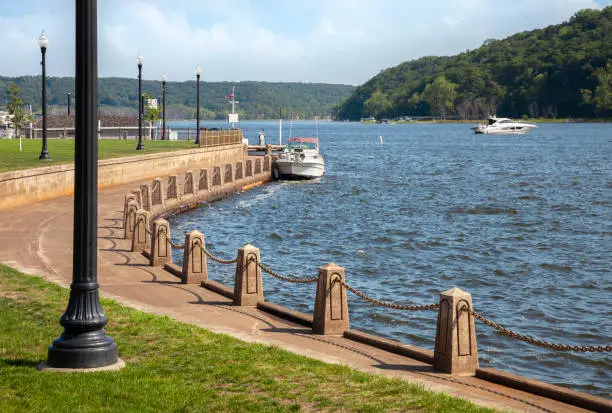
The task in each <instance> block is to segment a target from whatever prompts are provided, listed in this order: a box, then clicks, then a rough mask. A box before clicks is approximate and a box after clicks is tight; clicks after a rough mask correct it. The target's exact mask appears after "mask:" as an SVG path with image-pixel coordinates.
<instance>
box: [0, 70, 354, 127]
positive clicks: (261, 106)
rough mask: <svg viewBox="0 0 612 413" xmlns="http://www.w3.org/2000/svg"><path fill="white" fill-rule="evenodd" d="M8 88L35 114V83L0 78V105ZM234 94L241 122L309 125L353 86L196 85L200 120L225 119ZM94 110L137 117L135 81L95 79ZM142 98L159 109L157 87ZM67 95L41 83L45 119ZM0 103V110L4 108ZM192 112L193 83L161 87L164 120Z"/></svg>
mask: <svg viewBox="0 0 612 413" xmlns="http://www.w3.org/2000/svg"><path fill="white" fill-rule="evenodd" d="M11 82H14V83H15V84H16V85H17V87H18V88H19V90H20V93H21V98H22V99H23V101H24V103H25V104H26V105H27V104H31V105H32V108H33V110H34V112H37V111H40V107H41V105H40V102H41V77H40V76H23V77H17V78H8V77H1V76H0V99H2V98H6V96H7V95H6V91H8V90H9V85H10V83H11ZM232 86H235V88H236V92H235V93H236V100H237V101H238V102H239V103H238V104H237V105H236V112H237V113H238V114H239V115H240V117H241V119H277V118H278V112H279V108H281V107H282V108H283V116H284V117H289V116H294V117H296V118H297V117H299V118H300V119H312V118H314V117H322V118H325V117H328V116H329V115H330V114H331V113H332V110H333V108H334V107H335V106H337V105H338V103H339V102H340V101H341V100H342V99H345V98H346V97H348V96H349V95H350V94H351V92H353V90H355V87H354V86H347V85H331V84H324V83H268V82H236V83H228V82H211V83H209V82H200V118H202V119H226V118H227V114H228V113H229V112H230V111H231V105H230V104H229V103H228V101H227V100H226V99H225V97H226V96H227V95H229V94H230V93H231V92H232ZM98 88H99V95H100V110H101V112H102V113H104V114H130V115H131V114H133V115H134V116H136V112H137V111H138V80H137V79H125V78H101V79H100V81H99V83H98ZM142 90H143V93H146V94H148V95H149V96H151V97H154V98H157V99H158V100H159V103H160V104H161V98H162V85H161V81H151V80H143V82H142ZM68 92H70V93H71V94H72V105H74V103H75V102H74V78H72V77H47V105H48V108H49V113H53V112H62V113H64V112H65V111H66V109H67V108H66V106H67V99H68V97H67V93H68ZM5 103H6V102H5V99H2V100H0V106H3V105H5ZM195 111H196V84H195V80H194V81H187V82H167V83H166V117H167V118H169V119H193V118H194V117H195Z"/></svg>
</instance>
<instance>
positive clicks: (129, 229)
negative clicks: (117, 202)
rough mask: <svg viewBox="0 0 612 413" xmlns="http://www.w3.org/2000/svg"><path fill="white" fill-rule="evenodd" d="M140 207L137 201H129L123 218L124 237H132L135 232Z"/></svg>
mask: <svg viewBox="0 0 612 413" xmlns="http://www.w3.org/2000/svg"><path fill="white" fill-rule="evenodd" d="M139 209H140V208H139V206H138V204H137V203H136V201H130V202H128V206H127V211H126V214H125V218H124V220H123V228H124V231H123V238H124V239H132V234H133V233H134V225H135V224H136V211H138V210H139Z"/></svg>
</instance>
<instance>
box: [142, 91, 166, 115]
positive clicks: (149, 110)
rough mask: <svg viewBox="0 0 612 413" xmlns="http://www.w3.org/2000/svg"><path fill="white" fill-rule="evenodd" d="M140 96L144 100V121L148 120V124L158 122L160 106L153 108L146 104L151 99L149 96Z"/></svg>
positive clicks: (145, 94)
mask: <svg viewBox="0 0 612 413" xmlns="http://www.w3.org/2000/svg"><path fill="white" fill-rule="evenodd" d="M142 96H143V99H144V120H148V121H149V122H155V121H158V120H159V114H160V113H161V110H162V107H161V105H157V107H156V108H154V107H152V106H150V105H149V104H148V101H149V99H151V96H149V95H148V94H147V93H143V94H142Z"/></svg>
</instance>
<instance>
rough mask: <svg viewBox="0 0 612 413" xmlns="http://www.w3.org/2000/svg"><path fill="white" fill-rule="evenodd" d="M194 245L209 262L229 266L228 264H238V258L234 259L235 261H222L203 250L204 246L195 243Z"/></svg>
mask: <svg viewBox="0 0 612 413" xmlns="http://www.w3.org/2000/svg"><path fill="white" fill-rule="evenodd" d="M195 245H197V246H198V247H199V248H200V249H201V250H202V252H204V254H206V256H207V257H208V258H210V259H211V260H213V261H215V262H218V263H219V264H226V265H229V264H235V263H237V262H238V257H236V259H233V260H222V259H221V258H217V257H215V256H214V255H213V254H212V253H211V252H209V251H207V250H206V248H204V246H202V244H200V243H197V244H195Z"/></svg>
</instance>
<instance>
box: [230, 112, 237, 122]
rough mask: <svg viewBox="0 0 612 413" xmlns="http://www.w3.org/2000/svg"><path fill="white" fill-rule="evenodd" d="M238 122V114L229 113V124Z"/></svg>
mask: <svg viewBox="0 0 612 413" xmlns="http://www.w3.org/2000/svg"><path fill="white" fill-rule="evenodd" d="M236 122H238V114H237V113H230V114H229V123H236Z"/></svg>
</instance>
